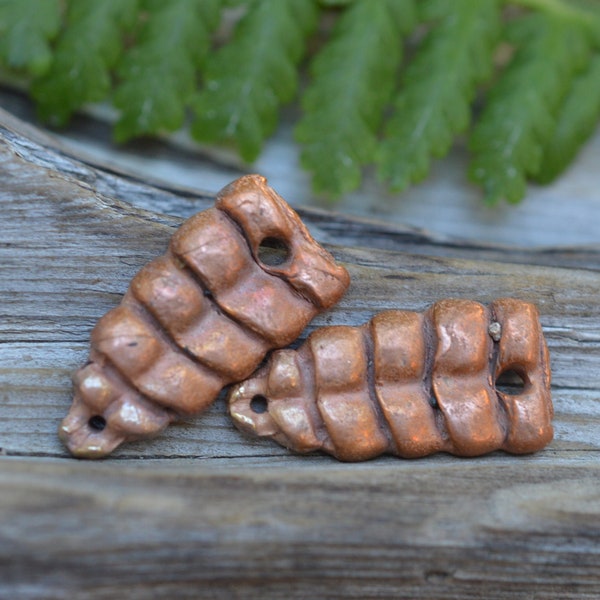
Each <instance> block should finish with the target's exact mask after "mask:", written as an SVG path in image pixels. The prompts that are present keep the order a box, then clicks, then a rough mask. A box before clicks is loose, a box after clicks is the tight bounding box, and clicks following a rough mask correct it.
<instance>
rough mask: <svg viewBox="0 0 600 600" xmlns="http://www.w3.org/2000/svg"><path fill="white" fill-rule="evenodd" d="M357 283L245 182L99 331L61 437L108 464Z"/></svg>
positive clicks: (275, 202) (192, 225) (179, 238)
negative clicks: (126, 443) (110, 456)
mask: <svg viewBox="0 0 600 600" xmlns="http://www.w3.org/2000/svg"><path fill="white" fill-rule="evenodd" d="M273 249H274V250H273ZM270 251H272V252H275V255H274V256H273V255H272V256H271V257H269V252H270ZM277 252H278V254H277ZM348 284H349V276H348V273H347V272H346V270H345V269H344V268H343V267H341V266H339V265H337V264H336V263H335V261H334V259H333V257H332V256H331V255H330V254H329V253H328V252H326V251H325V250H324V249H323V248H322V247H320V246H319V245H318V244H317V243H316V242H315V241H314V239H313V238H312V237H311V236H310V234H309V233H308V231H307V229H306V227H305V226H304V225H303V223H302V222H301V221H300V218H299V217H298V215H297V214H296V213H295V212H294V211H293V210H292V209H291V208H290V207H289V206H288V205H287V204H286V202H285V201H284V200H283V199H282V198H281V197H280V196H278V195H277V194H276V193H275V192H274V191H273V190H272V189H271V188H270V187H268V185H267V182H266V180H265V179H264V178H263V177H260V176H258V175H249V176H246V177H242V178H240V179H238V180H237V181H235V182H233V183H232V184H230V185H228V186H227V187H225V188H224V189H223V190H222V191H221V192H220V193H219V194H218V196H217V201H216V205H215V207H214V208H211V209H209V210H206V211H204V212H201V213H199V214H197V215H195V216H193V217H191V218H190V219H188V220H187V221H186V222H185V223H183V225H182V226H181V228H180V229H179V230H178V231H177V232H176V233H175V235H174V236H173V238H172V239H171V242H170V246H169V249H168V251H167V253H166V254H165V255H164V256H161V257H160V258H158V259H156V260H154V261H152V262H151V263H149V264H148V265H146V266H145V267H144V268H143V269H142V270H141V271H140V272H139V273H138V274H137V275H136V276H135V278H134V279H133V281H132V283H131V285H130V287H129V289H128V291H127V293H126V294H125V296H124V298H123V300H122V302H121V304H120V305H119V306H117V307H116V308H114V309H113V310H111V311H110V312H108V313H107V314H106V315H105V316H104V317H102V318H101V319H100V321H99V322H98V323H97V325H96V326H95V327H94V329H93V331H92V334H91V351H90V360H89V362H88V363H87V365H85V366H84V367H83V368H81V369H80V370H79V371H77V373H76V374H75V376H74V388H75V390H74V400H73V405H72V407H71V410H70V412H69V414H68V416H67V417H66V418H65V419H64V420H63V422H62V425H61V427H60V430H59V434H60V437H61V439H62V440H63V441H64V442H65V444H66V445H67V447H68V449H69V450H70V451H71V453H73V454H74V455H76V456H80V457H86V458H95V457H101V456H104V455H106V454H108V453H110V452H111V451H112V450H114V449H115V448H116V447H117V446H119V445H120V444H121V443H122V442H124V441H127V440H133V439H138V438H143V437H146V436H151V435H154V434H156V433H158V432H159V431H161V430H162V429H164V428H165V427H166V426H167V425H168V423H169V422H170V421H172V420H173V419H175V418H176V417H177V416H178V415H187V414H193V413H199V412H201V411H203V410H205V409H206V408H207V407H208V406H209V405H210V404H211V403H212V402H213V400H214V399H215V398H216V396H217V395H218V393H219V391H220V390H221V389H222V388H223V387H224V386H225V385H227V384H229V383H231V382H232V381H240V380H242V379H244V378H246V377H248V376H249V375H250V374H251V373H252V372H253V371H254V369H256V367H257V366H258V364H259V363H260V362H261V360H262V359H263V357H264V356H265V354H266V353H267V351H269V350H270V349H272V348H278V347H283V346H286V345H287V344H289V343H290V342H292V341H293V340H294V339H296V337H298V335H299V334H300V332H301V331H302V330H303V329H304V327H305V326H306V325H307V324H308V322H309V321H310V320H311V319H312V318H313V317H314V316H315V315H316V314H317V313H319V312H320V311H322V310H325V309H327V308H329V307H331V306H332V305H333V304H335V303H336V302H337V301H338V300H339V299H340V297H341V296H342V295H343V293H344V292H345V290H346V288H347V287H348Z"/></svg>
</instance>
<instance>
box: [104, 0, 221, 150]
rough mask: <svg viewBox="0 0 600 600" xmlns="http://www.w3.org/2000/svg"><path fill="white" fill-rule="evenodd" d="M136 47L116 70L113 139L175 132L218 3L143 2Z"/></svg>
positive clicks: (213, 0)
mask: <svg viewBox="0 0 600 600" xmlns="http://www.w3.org/2000/svg"><path fill="white" fill-rule="evenodd" d="M144 9H145V12H146V18H145V21H144V23H143V25H142V27H141V29H140V31H139V33H138V36H137V38H136V39H137V43H136V44H135V45H134V46H133V47H132V48H130V49H129V51H128V52H127V53H126V54H125V55H124V57H123V59H122V60H121V62H120V63H119V65H118V66H117V70H116V72H117V76H118V77H119V79H120V84H119V85H118V87H117V89H116V91H115V94H114V99H113V100H114V104H115V106H116V107H117V108H119V109H120V110H121V117H120V119H119V121H118V122H117V124H116V125H115V139H116V140H117V141H120V142H122V141H125V140H128V139H130V138H132V137H135V136H138V135H142V134H148V133H156V132H160V131H174V130H176V129H179V128H180V127H181V126H182V125H183V122H184V116H185V108H186V106H187V104H188V101H189V99H190V97H191V95H192V94H193V93H194V91H195V88H196V72H197V70H198V69H199V68H200V65H201V64H202V62H203V60H204V58H205V56H206V54H207V52H208V50H209V48H210V32H211V30H212V29H213V28H214V27H216V25H217V24H218V22H219V16H220V0H170V1H169V2H164V1H162V0H146V2H145V3H144Z"/></svg>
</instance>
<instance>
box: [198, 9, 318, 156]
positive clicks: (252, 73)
mask: <svg viewBox="0 0 600 600" xmlns="http://www.w3.org/2000/svg"><path fill="white" fill-rule="evenodd" d="M317 15H318V12H317V6H316V4H315V3H314V2H313V0H286V1H285V2H282V1H281V0H254V1H253V2H250V3H249V6H248V12H247V13H246V15H245V16H244V17H243V18H242V19H241V20H240V22H239V23H238V25H237V27H236V29H235V32H234V35H233V39H232V40H231V41H230V42H229V43H228V44H227V45H225V46H223V47H222V48H221V49H220V50H218V51H217V52H215V53H214V54H212V56H210V57H209V59H208V60H207V62H206V68H205V72H204V89H203V90H202V91H201V92H200V94H199V95H198V96H197V98H196V99H195V100H194V102H193V109H194V112H195V114H196V120H195V122H194V123H193V126H192V135H193V136H194V137H195V138H196V139H197V140H200V141H204V142H217V143H232V144H234V145H235V146H237V148H238V149H239V152H240V154H241V156H242V158H244V160H246V161H248V162H251V161H253V160H255V159H256V158H257V156H258V154H259V152H260V150H261V148H262V144H263V142H264V140H265V138H266V137H267V136H268V135H270V134H271V133H272V132H273V130H274V129H275V127H276V125H277V119H278V109H279V106H280V105H281V104H283V103H285V102H289V101H290V100H291V99H292V98H293V97H294V95H295V93H296V90H297V85H298V74H297V69H296V65H297V63H298V62H299V61H300V59H301V58H302V56H303V54H304V51H305V38H306V36H307V35H308V33H309V32H310V31H311V30H312V29H313V28H314V26H315V25H316V21H317Z"/></svg>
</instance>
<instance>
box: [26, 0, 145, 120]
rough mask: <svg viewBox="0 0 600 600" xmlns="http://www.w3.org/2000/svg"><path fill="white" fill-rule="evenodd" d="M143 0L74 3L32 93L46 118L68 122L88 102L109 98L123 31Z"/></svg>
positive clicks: (78, 0)
mask: <svg viewBox="0 0 600 600" xmlns="http://www.w3.org/2000/svg"><path fill="white" fill-rule="evenodd" d="M136 10H137V0H101V1H98V0H77V1H76V2H71V3H70V4H69V10H68V13H67V27H66V29H65V31H64V33H63V34H62V35H61V36H60V37H59V38H58V42H57V47H56V51H55V54H54V60H53V61H52V65H51V67H50V69H49V70H48V71H47V72H46V74H45V75H44V76H43V77H41V78H39V79H37V80H36V81H34V83H33V85H32V88H31V93H32V95H33V97H34V98H35V99H36V100H37V102H38V112H39V115H40V117H41V118H42V119H43V120H44V121H48V122H50V123H51V124H53V125H59V126H60V125H64V124H65V123H66V122H67V121H68V119H69V117H70V116H71V114H72V113H73V111H75V110H76V109H77V108H79V107H80V106H81V105H82V104H85V103H86V102H96V101H100V100H103V99H104V98H105V97H106V96H107V95H108V93H109V91H110V87H111V78H110V69H111V67H112V66H113V65H114V64H115V63H116V61H117V59H118V57H119V54H120V53H121V51H122V31H123V29H124V28H125V27H127V26H131V25H132V23H133V22H134V19H135V17H136V15H137V13H136Z"/></svg>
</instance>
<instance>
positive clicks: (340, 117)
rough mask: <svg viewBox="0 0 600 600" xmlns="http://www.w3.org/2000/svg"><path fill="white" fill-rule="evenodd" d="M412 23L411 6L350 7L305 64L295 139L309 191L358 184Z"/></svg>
mask: <svg viewBox="0 0 600 600" xmlns="http://www.w3.org/2000/svg"><path fill="white" fill-rule="evenodd" d="M414 20H415V19H414V6H413V1H412V0H380V1H378V2H372V1H370V0H355V2H353V3H352V4H351V5H350V7H349V8H348V9H347V10H346V11H344V12H343V13H342V15H341V17H340V19H339V20H338V22H337V23H336V26H335V28H334V30H333V32H332V34H331V40H330V42H329V43H328V44H327V45H326V46H325V47H324V48H323V50H322V51H321V52H320V53H319V54H318V55H317V57H316V59H315V60H314V62H313V64H312V65H311V72H312V75H313V81H312V84H311V85H310V87H309V88H308V89H307V90H306V93H305V94H304V97H303V98H302V106H303V108H304V116H303V118H302V120H301V121H300V123H299V124H298V126H297V128H296V139H297V140H298V141H299V142H301V143H302V144H303V149H302V155H301V162H302V165H303V166H304V167H305V168H306V169H308V170H310V171H312V172H313V183H314V187H315V189H316V190H317V191H322V192H326V193H333V194H339V193H344V192H347V191H350V190H353V189H355V188H356V187H358V185H359V184H360V180H361V172H362V167H363V166H364V165H366V164H368V163H370V162H372V161H373V158H374V155H375V151H376V148H377V131H378V129H379V127H380V124H381V120H382V117H383V111H384V109H385V106H386V105H387V103H388V101H389V99H390V94H391V92H392V90H393V87H394V81H395V75H396V71H397V69H398V65H399V63H400V59H401V56H402V34H403V33H404V32H406V31H407V30H409V29H410V28H411V27H412V26H413V25H414ZM365 23H368V26H367V27H366V26H365Z"/></svg>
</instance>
